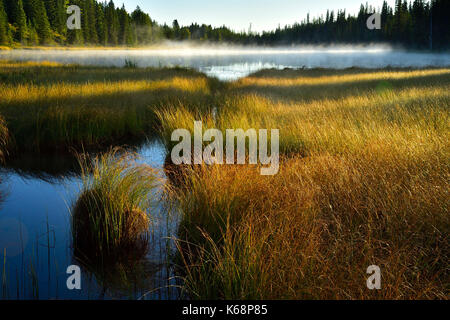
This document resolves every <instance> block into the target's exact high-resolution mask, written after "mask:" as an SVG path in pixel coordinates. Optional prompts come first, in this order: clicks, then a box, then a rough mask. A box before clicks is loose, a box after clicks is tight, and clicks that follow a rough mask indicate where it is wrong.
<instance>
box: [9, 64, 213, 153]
mask: <svg viewBox="0 0 450 320" xmlns="http://www.w3.org/2000/svg"><path fill="white" fill-rule="evenodd" d="M0 77H1V78H2V79H3V81H2V82H1V83H0V96H1V97H2V98H1V100H0V114H1V115H2V116H3V117H4V118H5V123H6V125H7V127H8V129H9V132H10V134H11V136H12V137H13V141H14V142H15V145H14V146H12V147H14V148H15V149H18V150H22V149H31V150H33V151H35V150H41V149H60V150H68V149H70V148H72V147H76V148H79V147H81V146H83V147H97V146H101V145H108V143H112V142H114V141H118V140H122V141H123V140H124V139H129V138H144V137H145V136H149V135H152V134H154V128H155V126H157V125H158V123H157V121H156V120H157V118H156V113H155V112H156V110H158V109H159V108H161V107H162V106H165V105H167V104H175V103H178V104H179V103H182V104H183V105H185V106H192V108H198V109H201V108H202V105H207V104H210V101H209V100H210V99H211V88H212V83H213V81H212V80H210V79H207V78H206V77H205V76H204V75H201V74H199V73H196V72H194V71H191V70H186V69H179V68H178V69H177V68H176V69H152V68H147V69H126V68H97V67H80V66H75V65H60V64H57V63H50V62H44V63H32V62H5V61H3V62H1V63H0Z"/></svg>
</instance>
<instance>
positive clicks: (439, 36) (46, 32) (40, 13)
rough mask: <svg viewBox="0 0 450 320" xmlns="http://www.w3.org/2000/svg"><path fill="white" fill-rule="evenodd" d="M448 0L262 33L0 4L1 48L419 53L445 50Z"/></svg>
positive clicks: (96, 8) (103, 8)
mask: <svg viewBox="0 0 450 320" xmlns="http://www.w3.org/2000/svg"><path fill="white" fill-rule="evenodd" d="M69 5H77V6H79V7H80V8H81V12H82V13H81V20H82V24H81V25H82V29H81V30H67V26H66V21H67V18H68V15H67V13H66V10H67V7H68V6H69ZM377 10H379V13H380V14H381V20H382V24H381V25H382V28H381V30H369V29H368V28H367V27H366V21H367V19H368V17H369V16H370V15H372V14H373V13H375V12H377ZM449 14H450V0H432V1H424V0H414V1H410V2H408V1H406V0H397V1H396V4H395V7H394V8H392V7H390V6H389V5H388V4H387V2H386V1H385V2H384V4H383V6H382V8H379V9H376V8H373V7H371V6H369V5H368V4H366V5H361V8H360V11H359V13H358V14H357V15H349V14H347V13H346V11H345V10H339V11H337V12H334V11H327V13H326V16H325V17H324V16H321V17H316V18H313V19H310V17H309V15H308V17H307V18H306V19H305V20H304V21H302V22H300V23H296V24H294V25H292V26H286V27H284V28H280V27H279V28H277V29H276V30H274V31H270V32H263V33H262V34H259V33H253V32H251V29H250V28H249V30H248V31H242V32H235V31H233V30H230V29H229V28H227V27H225V26H223V27H219V28H213V27H212V26H211V25H205V24H203V25H198V24H191V25H190V26H180V25H179V23H178V21H177V20H174V21H173V23H172V25H170V26H169V25H167V24H164V25H160V24H158V23H157V22H156V21H154V20H152V19H151V17H150V16H149V14H147V13H145V12H143V11H142V10H141V9H140V8H139V7H137V8H136V10H134V11H133V12H131V13H128V12H127V10H126V9H125V7H124V6H123V5H122V7H116V5H115V4H114V2H113V1H112V0H111V1H109V2H98V1H96V0H70V1H69V0H0V44H2V45H15V44H22V45H57V44H59V45H102V46H136V45H148V44H152V43H155V42H158V41H161V40H166V39H167V40H192V41H210V42H227V43H238V44H257V45H281V44H283V45H291V44H323V43H377V42H381V43H391V44H398V45H404V46H406V47H409V48H417V49H428V48H433V49H448V48H450V24H449V18H448V17H447V16H448V15H449Z"/></svg>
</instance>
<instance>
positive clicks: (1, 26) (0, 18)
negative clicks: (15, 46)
mask: <svg viewBox="0 0 450 320" xmlns="http://www.w3.org/2000/svg"><path fill="white" fill-rule="evenodd" d="M10 42H11V37H10V34H9V27H8V16H7V15H6V10H5V6H4V4H3V0H0V44H3V45H8V44H10Z"/></svg>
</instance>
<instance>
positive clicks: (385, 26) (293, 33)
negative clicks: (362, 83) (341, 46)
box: [256, 0, 450, 49]
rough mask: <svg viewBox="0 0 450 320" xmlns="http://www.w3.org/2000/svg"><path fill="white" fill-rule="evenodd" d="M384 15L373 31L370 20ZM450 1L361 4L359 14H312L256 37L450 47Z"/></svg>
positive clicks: (260, 40) (269, 40)
mask: <svg viewBox="0 0 450 320" xmlns="http://www.w3.org/2000/svg"><path fill="white" fill-rule="evenodd" d="M373 13H380V14H381V29H380V30H376V29H375V30H369V29H368V28H367V25H366V22H367V19H368V18H369V17H370V16H371V15H372V14H373ZM449 18H450V0H433V1H430V2H428V1H424V0H414V1H411V2H408V1H406V0H403V1H402V0H396V2H395V8H392V7H390V6H389V5H388V3H387V2H386V1H384V3H383V5H382V7H381V8H378V9H376V8H374V7H372V6H369V5H368V4H366V5H361V7H360V10H359V13H358V14H357V15H356V16H351V15H346V12H345V10H338V11H337V12H336V13H335V12H334V11H327V13H326V16H325V17H323V16H322V17H320V18H315V19H313V20H312V21H311V20H310V18H309V15H308V17H307V18H306V20H304V21H302V22H301V23H298V24H294V25H293V26H288V27H285V28H284V29H281V28H278V29H277V30H275V31H273V32H265V33H263V34H262V35H260V36H256V41H257V42H258V43H259V44H270V43H274V42H277V43H286V44H292V43H310V44H319V43H330V42H332V43H376V42H382V43H391V44H396V45H403V46H405V47H408V48H417V49H428V48H433V49H448V48H450V23H449Z"/></svg>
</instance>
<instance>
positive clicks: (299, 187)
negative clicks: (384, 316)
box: [160, 69, 450, 299]
mask: <svg viewBox="0 0 450 320" xmlns="http://www.w3.org/2000/svg"><path fill="white" fill-rule="evenodd" d="M449 71H450V70H449V69H441V70H419V71H405V72H399V71H392V74H391V73H390V72H388V71H382V72H378V71H374V79H376V80H375V81H374V82H365V81H366V80H367V78H368V77H369V75H368V74H367V73H363V74H362V75H359V74H358V71H357V70H345V71H342V75H341V76H339V72H338V71H328V73H337V74H334V75H333V76H332V79H330V78H328V80H331V81H330V82H328V81H327V80H324V79H321V78H320V76H319V78H318V79H320V80H317V79H316V78H312V77H306V78H302V77H303V74H304V73H305V72H304V71H289V72H286V73H283V72H281V71H277V72H275V71H267V73H268V74H270V75H271V77H269V79H265V76H264V74H265V72H261V73H260V74H257V75H256V76H255V77H256V78H257V79H253V78H252V77H250V79H243V80H241V81H238V82H236V83H233V84H231V85H230V92H228V93H225V94H224V95H223V96H221V99H222V100H221V103H219V104H218V110H217V116H216V117H213V115H212V113H211V112H210V113H206V114H202V117H201V119H202V120H203V122H204V123H207V126H208V127H216V128H219V129H222V130H223V129H225V128H243V129H248V128H255V129H258V128H266V129H271V128H279V129H280V145H281V146H280V147H281V151H282V154H284V156H283V157H282V162H281V165H280V172H279V173H278V174H277V175H275V176H273V177H264V176H261V175H259V170H257V168H255V167H254V166H216V167H212V168H201V169H199V168H194V169H192V170H191V169H189V168H187V169H186V171H187V173H186V176H185V178H184V179H185V180H186V184H187V186H186V188H184V189H183V190H184V191H182V192H180V191H179V190H176V192H177V194H178V197H179V200H180V203H181V207H182V209H183V212H184V217H183V221H182V224H181V227H180V234H179V236H180V241H179V248H180V253H181V261H182V263H183V264H184V266H185V267H186V273H185V276H186V286H187V288H188V289H189V291H190V292H191V294H192V296H193V297H194V298H203V299H204V298H213V299H214V298H219V299H436V298H438V299H446V298H447V297H448V284H449V273H448V263H447V261H448V259H449V252H450V250H449V249H450V248H449V241H448V240H449V239H448V234H449V231H450V216H449V204H450V203H449V200H448V199H449V197H448V193H449V190H450V183H449V177H450V143H449V141H450V139H449V138H450V136H449V133H450V130H449V129H450V128H449V111H450V110H449V108H448V106H449V105H450V94H449V92H450V90H449V89H450V73H449ZM314 72H315V71H306V74H308V73H314ZM359 72H363V71H359ZM364 72H366V71H364ZM273 73H275V74H276V75H277V76H278V77H279V78H280V79H279V80H276V79H274V78H273V77H272V76H273ZM326 73H327V72H326V71H325V74H326ZM348 73H350V74H351V75H348ZM355 73H356V74H355ZM318 74H319V72H317V74H316V75H318ZM283 75H284V76H285V77H287V78H295V79H297V78H298V79H297V80H295V81H297V82H298V83H303V84H304V85H305V89H304V90H303V91H302V90H300V91H299V90H298V88H296V87H295V85H294V84H288V83H289V81H291V80H290V79H287V80H286V79H283ZM436 77H437V78H436ZM260 78H261V79H260ZM325 78H326V77H325ZM369 78H370V77H369ZM393 78H395V79H396V81H397V82H396V83H395V85H394V86H384V85H383V86H381V89H380V85H379V82H380V81H384V79H393ZM333 79H334V80H333ZM252 81H253V82H255V83H256V85H254V83H253V84H252V86H249V87H248V86H247V84H248V83H249V82H252ZM284 81H286V86H287V90H286V91H283V90H284V89H282V91H280V92H277V90H279V88H280V87H283V82H284ZM277 82H280V83H281V85H278V83H277ZM316 82H320V84H321V85H320V86H317V85H314V83H316ZM267 83H270V84H271V86H268V85H267ZM342 83H344V86H343V87H342V85H341V84H342ZM361 83H363V85H362V84H361ZM311 84H313V85H311ZM363 89H364V90H363ZM274 92H275V94H274ZM278 93H282V94H278ZM291 93H292V94H291ZM305 97H307V98H305ZM160 118H161V122H162V123H163V129H164V136H166V137H168V133H169V132H171V130H172V129H174V128H190V129H191V130H192V121H193V120H194V119H196V120H199V116H198V115H197V114H195V113H192V112H191V111H189V110H187V109H177V110H173V109H172V110H171V111H167V112H165V113H161V114H160ZM372 264H376V265H378V266H380V267H381V270H382V289H381V290H375V291H371V290H368V289H367V287H366V279H367V277H368V275H366V269H367V267H368V266H369V265H372Z"/></svg>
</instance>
